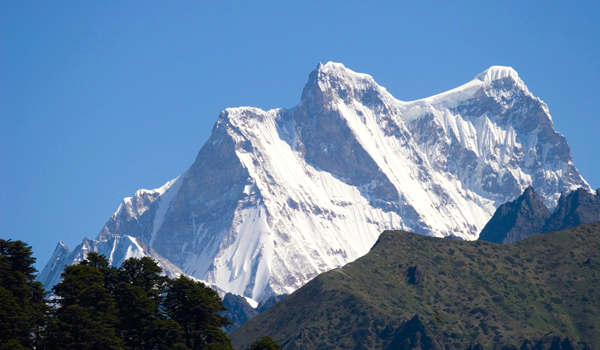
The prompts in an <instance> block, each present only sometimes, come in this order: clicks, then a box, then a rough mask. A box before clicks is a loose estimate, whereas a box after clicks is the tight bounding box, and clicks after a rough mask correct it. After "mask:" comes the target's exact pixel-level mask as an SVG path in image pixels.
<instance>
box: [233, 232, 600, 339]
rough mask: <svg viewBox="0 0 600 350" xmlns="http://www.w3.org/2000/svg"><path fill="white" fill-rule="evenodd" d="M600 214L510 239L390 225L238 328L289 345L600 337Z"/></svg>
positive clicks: (245, 335) (241, 335)
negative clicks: (455, 236) (352, 255)
mask: <svg viewBox="0 0 600 350" xmlns="http://www.w3.org/2000/svg"><path fill="white" fill-rule="evenodd" d="M599 286H600V222H598V223H594V224H586V225H581V226H577V227H574V228H570V229H566V230H562V231H558V232H552V233H547V234H543V235H536V236H533V237H530V238H528V239H525V240H522V241H519V242H516V243H512V244H506V245H500V244H495V243H490V242H483V241H460V240H449V239H439V238H432V237H426V236H421V235H417V234H413V233H408V232H404V231H386V232H384V233H382V234H381V236H380V237H379V239H378V241H377V243H376V244H375V246H374V247H373V248H372V249H371V251H370V252H369V253H368V254H367V255H365V256H364V257H362V258H360V259H358V260H356V261H355V262H353V263H350V264H347V265H345V266H344V267H342V268H338V269H334V270H332V271H329V272H326V273H323V274H321V275H319V276H318V277H317V278H315V279H313V280H312V281H310V282H309V283H307V284H306V285H305V286H304V287H302V288H301V289H299V290H298V291H296V292H295V293H293V294H292V295H290V296H288V297H287V298H286V299H284V300H282V301H280V302H279V303H277V304H275V305H274V306H273V307H271V308H270V309H269V310H267V311H265V312H264V313H262V314H260V315H258V316H256V317H255V318H253V319H252V320H250V321H248V322H247V323H246V324H244V325H242V326H241V327H240V328H238V329H237V330H235V331H234V332H233V333H231V337H232V340H233V345H234V347H235V348H236V349H245V346H247V345H248V344H249V343H250V342H252V341H253V340H255V339H257V338H259V337H260V336H262V335H269V336H271V337H273V338H274V339H275V340H277V341H279V342H280V344H282V345H283V346H284V348H285V349H288V350H291V349H308V350H310V349H389V350H397V349H401V350H408V349H411V350H417V349H419V350H447V349H450V350H454V349H457V350H458V349H460V350H467V349H471V350H474V349H485V350H494V349H504V350H514V349H539V350H548V349H552V350H554V349H556V350H560V349H573V350H577V349H599V347H598V344H600V317H599V315H600V289H599Z"/></svg>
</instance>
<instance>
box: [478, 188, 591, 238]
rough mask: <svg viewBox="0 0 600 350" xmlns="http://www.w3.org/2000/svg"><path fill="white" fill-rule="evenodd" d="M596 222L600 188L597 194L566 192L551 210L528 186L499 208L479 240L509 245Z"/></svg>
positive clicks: (584, 191) (581, 191)
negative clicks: (539, 235) (517, 196)
mask: <svg viewBox="0 0 600 350" xmlns="http://www.w3.org/2000/svg"><path fill="white" fill-rule="evenodd" d="M597 221H600V189H598V190H597V191H596V193H595V194H594V193H590V192H588V191H586V190H584V189H583V188H579V189H577V190H575V191H573V192H571V193H569V194H568V195H566V196H565V194H564V193H563V194H561V196H560V198H559V200H558V205H557V206H556V208H555V209H554V212H553V213H551V212H550V210H548V208H546V206H545V205H544V203H543V201H542V198H541V197H540V196H539V195H538V194H537V193H536V192H535V190H534V189H533V187H528V188H527V189H525V192H523V194H522V195H521V196H520V197H519V198H517V199H515V200H514V201H512V202H508V203H505V204H503V205H501V206H500V207H499V208H498V209H497V210H496V212H495V213H494V216H492V218H491V219H490V221H489V222H488V223H487V224H486V225H485V227H484V228H483V230H482V231H481V234H480V235H479V240H482V241H488V242H494V243H504V244H506V243H512V242H516V241H519V240H522V239H524V238H527V237H531V236H533V235H535V234H538V233H546V232H552V231H558V230H562V229H566V228H569V227H575V226H578V225H581V224H589V223H593V222H597Z"/></svg>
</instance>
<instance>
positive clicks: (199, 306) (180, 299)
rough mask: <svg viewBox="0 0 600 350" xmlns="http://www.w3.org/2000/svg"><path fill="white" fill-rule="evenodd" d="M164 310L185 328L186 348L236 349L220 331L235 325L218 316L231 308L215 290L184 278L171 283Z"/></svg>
mask: <svg viewBox="0 0 600 350" xmlns="http://www.w3.org/2000/svg"><path fill="white" fill-rule="evenodd" d="M164 309H165V311H166V313H167V314H168V315H169V317H171V319H173V320H174V321H176V322H177V323H179V324H180V325H181V327H182V328H183V332H184V338H185V341H186V345H187V347H189V348H190V349H192V350H204V349H223V350H225V349H232V347H231V340H230V339H229V337H227V333H225V332H224V331H223V330H222V329H221V328H220V327H224V326H227V325H230V324H231V322H230V321H229V320H228V319H227V318H226V317H224V316H221V315H219V314H217V312H219V311H225V310H227V309H226V308H225V306H223V302H222V300H221V298H220V297H219V295H218V294H217V292H216V291H215V290H213V289H211V288H209V287H207V286H205V285H204V284H203V283H201V282H196V281H193V280H191V279H190V278H188V277H186V276H180V277H179V278H177V279H175V280H171V283H170V285H169V288H168V290H167V296H166V297H165V301H164Z"/></svg>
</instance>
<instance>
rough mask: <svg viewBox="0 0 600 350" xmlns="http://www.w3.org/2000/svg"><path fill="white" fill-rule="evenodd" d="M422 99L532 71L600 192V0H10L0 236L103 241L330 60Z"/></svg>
mask: <svg viewBox="0 0 600 350" xmlns="http://www.w3.org/2000/svg"><path fill="white" fill-rule="evenodd" d="M327 61H336V62H342V63H343V64H344V65H346V67H348V68H350V69H352V70H354V71H357V72H362V73H367V74H370V75H372V76H373V77H374V78H375V80H376V81H377V82H378V83H379V84H380V85H382V86H385V87H386V88H387V89H388V91H390V92H391V93H392V94H393V95H394V96H395V97H396V98H398V99H401V100H414V99H418V98H423V97H427V96H430V95H433V94H436V93H440V92H443V91H446V90H449V89H451V88H454V87H457V86H459V85H461V84H463V83H466V82H467V81H469V80H471V79H472V78H473V77H475V75H477V74H478V73H480V72H481V71H483V70H485V69H486V68H488V67H489V66H492V65H506V66H511V67H513V68H515V69H516V70H517V71H518V72H519V75H520V76H521V78H522V79H523V80H524V81H525V83H526V84H527V86H528V87H529V89H530V91H531V92H532V93H533V94H534V95H536V96H538V97H540V98H541V99H542V100H544V101H545V102H546V103H547V104H548V106H549V108H550V112H551V114H552V116H553V119H554V123H555V128H556V129H557V130H558V131H559V132H561V133H562V134H564V135H565V136H566V137H567V140H568V141H569V144H570V145H571V149H572V153H573V157H574V162H575V165H576V166H577V167H578V168H579V170H580V172H581V173H582V175H583V176H584V178H585V179H586V180H587V181H588V182H589V183H590V185H591V186H592V187H593V188H597V187H600V164H599V162H598V159H599V158H600V157H599V156H598V152H599V151H600V135H599V134H600V132H599V130H600V118H599V117H600V115H599V113H598V109H597V106H598V95H599V93H600V70H599V68H598V62H600V4H599V3H598V2H597V1H572V2H560V1H502V2H491V1H489V2H488V1H452V2H450V1H439V2H431V1H419V2H416V1H415V2H410V3H402V2H398V1H375V2H364V1H327V0H325V1H304V2H294V4H286V2H282V1H252V2H249V1H244V2H242V1H227V2H217V1H210V2H209V1H177V2H164V1H155V2H152V1H144V2H141V1H127V2H124V1H122V2H117V1H0V238H5V239H6V238H12V239H21V240H24V241H26V242H28V243H29V244H31V245H32V246H33V249H34V254H35V256H37V257H38V260H39V261H38V265H37V267H38V269H41V268H43V266H44V264H45V263H46V261H47V259H48V258H49V257H50V255H51V254H52V251H53V250H54V247H55V246H56V244H57V242H58V241H59V240H62V241H64V242H65V243H66V244H67V245H68V246H69V247H71V248H73V247H74V246H75V245H77V244H78V243H80V242H81V240H82V239H83V237H85V236H88V237H91V238H93V237H95V236H96V235H97V234H98V232H99V231H100V229H101V228H102V226H103V225H104V223H105V222H106V220H108V218H109V217H110V215H111V214H112V213H113V212H114V211H115V210H116V208H117V207H118V205H119V204H120V203H121V201H122V199H123V197H127V196H131V195H132V194H133V193H134V192H135V191H136V190H138V189H140V188H147V189H151V188H156V187H159V186H161V185H163V184H164V183H165V182H167V181H168V180H170V179H172V178H174V177H176V176H178V175H179V174H180V173H181V172H183V171H184V170H185V169H186V168H187V167H189V166H190V165H191V164H192V162H193V161H194V159H195V157H196V155H197V153H198V151H199V150H200V148H201V147H202V145H203V144H204V142H205V141H206V139H207V138H208V135H209V133H210V130H211V129H212V126H213V124H214V122H215V121H216V119H217V116H218V114H219V112H220V111H221V110H223V109H225V108H227V107H237V106H255V107H260V108H263V109H270V108H276V107H292V106H294V105H295V104H297V103H298V102H299V98H300V95H301V92H302V88H303V86H304V84H305V83H306V80H307V78H308V74H309V73H310V71H311V70H312V69H314V68H315V67H316V65H317V63H318V62H327Z"/></svg>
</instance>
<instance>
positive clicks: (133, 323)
mask: <svg viewBox="0 0 600 350" xmlns="http://www.w3.org/2000/svg"><path fill="white" fill-rule="evenodd" d="M161 273H162V269H161V268H160V266H158V264H157V263H156V262H155V261H154V260H152V259H151V258H148V257H143V258H141V259H137V258H130V259H127V260H125V261H124V262H123V265H122V266H121V268H120V269H119V275H118V276H119V277H118V280H119V283H118V285H117V287H116V289H115V297H116V300H117V305H118V309H119V330H120V331H121V334H122V338H123V340H124V342H125V344H126V346H127V348H128V349H131V350H137V349H154V348H157V347H158V348H160V347H161V346H167V344H170V345H169V346H175V345H176V344H177V343H178V342H181V334H182V333H183V331H182V329H181V327H180V326H179V325H178V324H177V323H176V322H167V320H165V315H163V313H162V312H161V310H160V305H161V302H162V300H163V297H162V293H163V292H164V289H165V286H166V284H167V282H168V278H167V277H165V276H162V275H161Z"/></svg>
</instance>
